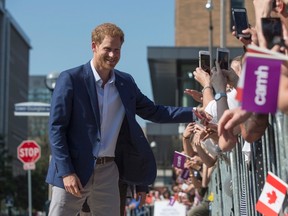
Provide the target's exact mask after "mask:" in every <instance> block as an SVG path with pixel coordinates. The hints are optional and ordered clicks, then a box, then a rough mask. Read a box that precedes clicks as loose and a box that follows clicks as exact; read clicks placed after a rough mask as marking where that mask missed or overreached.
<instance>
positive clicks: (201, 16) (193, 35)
mask: <svg viewBox="0 0 288 216" xmlns="http://www.w3.org/2000/svg"><path fill="white" fill-rule="evenodd" d="M206 2H207V1H206V0H175V46H208V45H209V12H208V11H207V10H206V8H205V5H206ZM220 2H221V0H214V1H213V10H212V23H213V45H214V46H215V47H219V46H220V32H221V30H220ZM245 7H246V9H247V13H248V20H249V22H250V24H251V25H254V11H253V1H246V4H245ZM230 17H231V12H230V0H226V46H228V47H239V46H242V44H241V43H240V42H239V41H238V40H237V39H236V38H235V37H233V36H232V35H231V31H230Z"/></svg>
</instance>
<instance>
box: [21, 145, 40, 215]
mask: <svg viewBox="0 0 288 216" xmlns="http://www.w3.org/2000/svg"><path fill="white" fill-rule="evenodd" d="M17 157H18V159H19V160H20V161H21V162H22V163H23V168H24V170H27V171H28V207H29V216H32V186H31V170H34V169H35V163H36V162H37V161H38V160H39V159H40V157H41V148H40V146H39V145H38V144H37V143H36V142H35V141H34V140H24V141H23V142H22V143H21V144H20V145H19V146H18V148H17Z"/></svg>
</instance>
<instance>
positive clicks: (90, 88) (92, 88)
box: [84, 62, 100, 131]
mask: <svg viewBox="0 0 288 216" xmlns="http://www.w3.org/2000/svg"><path fill="white" fill-rule="evenodd" d="M84 73H85V76H84V80H85V84H86V88H87V92H88V94H89V97H90V103H91V106H92V109H93V112H94V115H95V117H96V123H97V126H98V128H99V131H100V113H99V108H98V107H99V106H98V96H97V89H96V83H95V78H94V75H93V71H92V69H91V66H90V62H88V63H87V64H85V65H84Z"/></svg>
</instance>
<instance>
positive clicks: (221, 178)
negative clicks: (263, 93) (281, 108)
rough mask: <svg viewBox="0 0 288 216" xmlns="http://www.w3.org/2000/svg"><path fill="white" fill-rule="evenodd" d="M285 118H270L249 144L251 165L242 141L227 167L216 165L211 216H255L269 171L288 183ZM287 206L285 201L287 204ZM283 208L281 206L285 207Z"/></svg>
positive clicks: (286, 124)
mask: <svg viewBox="0 0 288 216" xmlns="http://www.w3.org/2000/svg"><path fill="white" fill-rule="evenodd" d="M287 129H288V118H287V115H284V114H283V113H276V114H275V115H270V116H269V126H268V127H267V129H266V131H265V134H263V136H262V137H261V139H259V140H258V141H256V142H254V143H252V144H251V152H250V157H251V158H250V161H249V163H248V162H246V161H245V154H244V153H243V152H242V148H243V146H244V140H243V139H241V138H239V143H238V145H237V146H236V147H235V148H234V149H233V151H232V152H230V153H227V156H229V157H230V162H231V164H230V165H227V164H226V163H224V162H223V161H221V160H219V161H218V162H217V167H216V169H215V170H214V172H213V174H212V177H211V181H210V185H209V188H210V191H211V192H212V193H213V194H214V200H213V202H212V203H211V214H210V215H212V216H216V215H217V216H223V215H225V216H226V215H227V216H229V215H235V216H238V215H239V216H240V215H241V216H245V215H249V216H258V215H260V214H259V213H257V211H256V209H255V205H256V203H257V200H258V198H259V196H260V194H261V190H262V188H263V186H264V184H265V179H266V175H267V173H268V171H271V172H273V173H274V174H275V175H277V176H278V177H280V178H281V179H282V180H284V181H285V182H287V180H288V159H287V157H288V156H287V154H288V130H287ZM286 203H288V201H286ZM285 207H286V204H285V203H284V207H283V208H285Z"/></svg>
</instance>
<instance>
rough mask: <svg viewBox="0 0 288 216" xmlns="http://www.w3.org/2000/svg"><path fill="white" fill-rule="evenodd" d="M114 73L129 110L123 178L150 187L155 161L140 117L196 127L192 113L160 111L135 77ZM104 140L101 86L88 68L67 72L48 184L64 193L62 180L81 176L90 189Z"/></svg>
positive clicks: (54, 111)
mask: <svg viewBox="0 0 288 216" xmlns="http://www.w3.org/2000/svg"><path fill="white" fill-rule="evenodd" d="M114 71H115V77H116V78H115V85H116V87H117V89H118V91H119V94H120V97H121V100H122V103H123V105H124V108H125V117H124V120H123V123H122V127H121V130H120V132H119V137H118V141H117V145H116V150H115V161H116V163H117V166H118V168H119V176H120V179H121V180H123V181H125V182H127V183H131V184H135V185H140V186H141V185H150V184H152V183H153V182H154V180H155V178H156V163H155V158H154V155H153V152H152V151H151V148H150V145H149V143H148V141H147V139H146V137H145V136H144V133H143V131H142V129H141V127H140V125H139V124H138V123H137V121H136V119H135V116H136V115H138V116H140V117H141V118H143V119H146V120H149V121H152V122H156V123H179V122H183V123H184V122H192V121H193V120H194V119H193V116H194V115H193V113H192V108H191V107H170V106H162V105H155V104H154V102H153V101H151V100H150V99H148V98H147V97H146V96H145V95H143V94H142V93H141V91H140V90H139V88H138V87H137V85H136V83H135V81H134V79H133V78H132V76H131V75H129V74H127V73H124V72H120V71H118V70H114ZM100 137H101V134H100V117H99V110H98V99H97V93H96V82H95V78H94V75H93V72H92V69H91V66H90V62H88V63H86V64H84V65H81V66H79V67H76V68H73V69H69V70H66V71H64V72H62V73H61V74H60V76H59V78H58V79H57V84H56V87H55V89H54V92H53V96H52V101H51V111H50V118H49V139H50V148H51V155H52V158H51V161H50V164H49V168H48V173H47V177H46V182H47V183H49V184H52V185H55V186H58V187H62V188H64V185H63V180H62V176H65V175H68V174H71V173H76V174H77V176H78V177H79V179H80V181H81V183H82V185H83V186H84V185H85V184H86V183H87V182H88V180H89V177H90V176H91V175H92V172H93V168H94V162H95V161H94V158H93V153H92V149H93V148H92V146H93V145H98V144H99V142H100Z"/></svg>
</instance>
